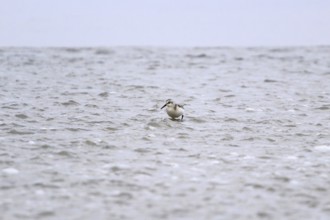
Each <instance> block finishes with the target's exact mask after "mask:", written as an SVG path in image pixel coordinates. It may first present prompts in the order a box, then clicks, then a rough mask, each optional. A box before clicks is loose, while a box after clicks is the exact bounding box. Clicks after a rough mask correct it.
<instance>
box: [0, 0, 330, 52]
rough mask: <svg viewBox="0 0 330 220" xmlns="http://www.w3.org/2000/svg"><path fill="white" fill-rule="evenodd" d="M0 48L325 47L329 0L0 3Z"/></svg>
mask: <svg viewBox="0 0 330 220" xmlns="http://www.w3.org/2000/svg"><path fill="white" fill-rule="evenodd" d="M0 5H1V7H0V46H119V45H128V46H131V45H133V46H139V45H150V46H288V45H293V46H294V45H330V1H329V0H116V1H115V0H0Z"/></svg>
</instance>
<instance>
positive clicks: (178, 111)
mask: <svg viewBox="0 0 330 220" xmlns="http://www.w3.org/2000/svg"><path fill="white" fill-rule="evenodd" d="M165 106H166V112H167V114H168V115H169V116H170V117H171V118H172V119H175V118H178V117H180V116H181V121H182V120H183V113H184V109H183V105H179V104H175V103H174V102H173V101H172V100H171V99H167V100H166V103H165V105H164V106H163V107H161V109H163V108H164V107H165Z"/></svg>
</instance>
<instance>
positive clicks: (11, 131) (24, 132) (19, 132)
mask: <svg viewBox="0 0 330 220" xmlns="http://www.w3.org/2000/svg"><path fill="white" fill-rule="evenodd" d="M7 133H8V134H15V135H29V134H34V132H32V131H19V130H16V129H12V130H10V131H8V132H7Z"/></svg>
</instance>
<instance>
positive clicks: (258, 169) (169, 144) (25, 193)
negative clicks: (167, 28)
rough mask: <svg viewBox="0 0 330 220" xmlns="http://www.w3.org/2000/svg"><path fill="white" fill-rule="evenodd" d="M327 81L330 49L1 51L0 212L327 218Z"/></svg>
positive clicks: (1, 215)
mask: <svg viewBox="0 0 330 220" xmlns="http://www.w3.org/2000/svg"><path fill="white" fill-rule="evenodd" d="M329 85H330V47H309V48H268V49H266V48H130V47H127V48H125V47H123V48H63V49H51V48H48V49H37V48H35V49H31V48H1V49H0V115H1V118H0V219H187V220H188V219H189V220H191V219H299V220H300V219H322V220H323V219H324V220H325V219H330V98H329V97H330V86H329ZM168 98H172V99H174V100H175V101H177V102H179V103H182V104H185V110H186V114H185V119H184V121H183V122H178V121H172V120H170V119H168V117H167V116H166V114H165V112H164V111H161V110H160V107H161V106H162V105H163V104H164V102H165V100H166V99H168Z"/></svg>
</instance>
